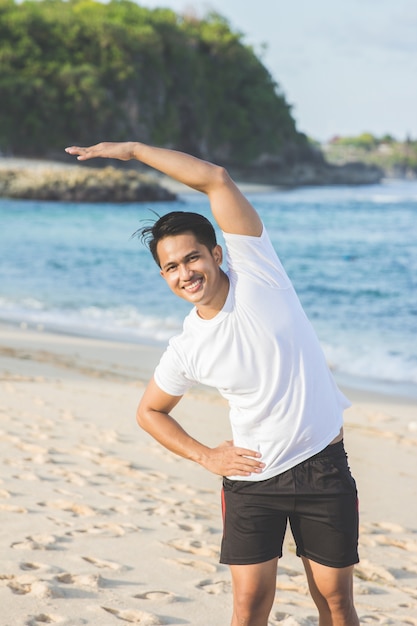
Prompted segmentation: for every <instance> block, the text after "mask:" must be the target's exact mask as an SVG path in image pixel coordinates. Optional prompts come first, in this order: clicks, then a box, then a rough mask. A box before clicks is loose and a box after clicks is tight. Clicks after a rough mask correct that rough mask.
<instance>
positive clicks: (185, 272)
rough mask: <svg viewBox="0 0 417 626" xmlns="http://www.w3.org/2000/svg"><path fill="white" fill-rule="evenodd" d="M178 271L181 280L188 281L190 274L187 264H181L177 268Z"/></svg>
mask: <svg viewBox="0 0 417 626" xmlns="http://www.w3.org/2000/svg"><path fill="white" fill-rule="evenodd" d="M179 271H180V278H181V280H188V279H189V278H190V276H191V273H192V272H191V269H190V268H189V267H188V264H187V263H181V265H180V266H179Z"/></svg>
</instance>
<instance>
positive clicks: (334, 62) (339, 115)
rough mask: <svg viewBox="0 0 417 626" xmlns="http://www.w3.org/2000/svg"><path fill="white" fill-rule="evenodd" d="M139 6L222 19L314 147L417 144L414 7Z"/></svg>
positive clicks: (185, 2) (303, 1)
mask: <svg viewBox="0 0 417 626" xmlns="http://www.w3.org/2000/svg"><path fill="white" fill-rule="evenodd" d="M137 2H138V4H140V5H141V6H144V7H149V8H155V7H162V6H163V7H168V8H171V9H173V10H174V11H176V12H177V13H184V12H193V13H194V14H196V15H197V16H198V17H202V16H204V15H205V13H206V12H207V11H208V10H215V11H217V12H218V13H220V14H221V15H223V16H224V17H225V18H226V19H227V20H228V21H229V23H230V26H231V28H232V30H233V31H239V32H241V33H242V34H243V35H244V38H243V41H244V43H245V44H248V45H251V46H253V48H254V50H255V52H256V54H257V56H258V57H259V58H261V60H262V62H263V63H264V65H265V66H266V67H267V68H268V70H269V71H270V73H271V74H272V76H273V78H274V80H275V81H276V82H277V83H278V85H279V86H280V88H281V90H282V92H283V93H284V95H285V97H286V100H287V102H288V103H289V104H290V105H291V106H292V114H293V117H294V119H295V120H296V123H297V128H298V130H299V131H301V132H304V133H306V134H307V135H308V136H309V137H311V138H312V139H316V140H318V141H322V142H323V141H327V140H329V139H331V138H332V137H334V136H336V135H342V136H355V135H359V134H361V133H362V132H370V133H372V134H373V135H376V136H378V137H381V136H383V135H385V134H387V133H388V134H391V135H393V136H394V137H396V138H397V139H400V140H404V139H405V138H406V137H412V138H413V139H417V0H137ZM264 44H266V47H265V46H264Z"/></svg>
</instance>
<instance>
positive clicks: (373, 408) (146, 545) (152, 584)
mask: <svg viewBox="0 0 417 626" xmlns="http://www.w3.org/2000/svg"><path fill="white" fill-rule="evenodd" d="M159 354H160V350H158V349H156V348H154V347H143V346H138V345H129V344H119V343H112V342H106V341H99V340H93V339H87V338H79V337H69V336H65V335H53V334H49V333H46V332H43V331H41V330H36V329H28V328H17V327H16V328H14V327H7V326H3V327H0V376H1V380H0V388H1V402H0V421H1V422H0V445H1V472H0V510H1V519H2V524H1V530H0V535H1V541H0V546H1V554H2V559H1V566H0V583H1V584H0V604H1V607H2V608H1V612H0V624H1V625H2V626H23V625H25V626H40V625H41V624H63V625H68V626H78V625H81V624H94V626H102V625H103V626H104V625H105V626H112V625H114V626H117V624H122V623H132V624H142V625H151V624H192V625H193V626H203V625H204V626H207V625H212V626H223V625H227V624H228V623H229V621H230V610H231V598H232V597H231V587H230V579H229V573H228V569H227V567H226V566H223V565H219V563H218V552H219V545H220V539H221V529H222V526H221V515H220V498H219V490H220V481H221V479H220V477H217V476H214V475H211V474H209V473H207V472H205V471H204V470H203V469H201V468H200V467H199V466H196V465H193V464H191V463H190V462H187V461H185V460H183V459H179V458H177V457H175V456H173V455H172V454H171V453H169V452H168V451H165V450H164V449H163V448H161V447H160V446H159V445H158V444H156V443H155V442H153V440H151V439H150V438H149V437H148V436H147V435H146V434H145V433H144V432H142V431H141V430H140V429H139V428H138V427H137V425H136V423H135V410H136V405H137V401H138V399H139V397H140V394H141V393H142V391H143V386H144V382H145V381H146V380H147V378H148V376H149V374H150V372H151V371H152V369H153V366H154V365H155V363H156V362H157V360H158V358H159ZM345 391H346V390H345ZM347 393H348V395H349V397H350V398H351V400H352V401H353V407H352V408H350V409H349V410H348V411H347V412H346V431H345V441H346V447H347V450H348V452H349V458H350V464H351V467H352V470H353V472H354V474H355V477H356V480H357V483H358V488H359V493H360V511H361V539H360V554H361V562H360V564H359V565H358V566H357V568H356V575H355V594H356V605H357V610H358V613H359V616H360V621H361V624H373V625H380V624H381V625H382V624H393V625H397V626H401V625H405V624H409V625H410V624H411V625H417V521H416V520H417V515H416V514H417V493H416V491H417V490H416V470H417V408H416V404H415V403H413V402H412V401H411V400H410V401H408V400H406V399H403V398H389V397H385V396H378V395H375V394H371V393H368V392H364V391H361V392H358V391H354V392H352V391H349V390H347ZM175 415H176V417H177V419H178V420H179V421H180V422H181V423H182V424H183V425H184V427H185V428H186V429H188V430H189V431H190V432H191V433H192V434H193V435H195V436H196V437H199V438H201V439H202V440H203V441H205V442H207V443H208V444H212V445H215V444H217V443H219V442H220V441H222V440H223V439H226V438H228V437H229V428H228V420H227V406H226V405H225V403H224V401H223V400H222V399H220V398H219V397H218V396H217V395H216V394H215V393H214V392H207V391H206V390H204V389H197V390H195V391H193V392H192V393H190V394H189V395H188V396H187V397H186V398H185V399H184V400H183V402H181V403H180V405H179V407H178V408H177V409H176V413H175ZM317 623H318V621H317V617H316V611H315V608H314V606H313V603H312V600H311V599H310V597H309V594H308V591H307V585H306V581H305V577H304V574H303V569H302V565H301V562H300V560H299V559H298V558H297V557H296V556H295V554H294V545H293V543H292V540H291V537H290V536H289V534H287V538H286V545H285V552H284V557H283V559H282V560H281V561H280V567H279V574H278V577H277V593H276V599H275V603H274V607H273V610H272V613H271V619H270V624H271V625H276V624H282V625H284V626H293V625H300V626H308V625H310V624H311V625H313V624H317Z"/></svg>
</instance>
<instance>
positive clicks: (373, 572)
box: [355, 559, 395, 583]
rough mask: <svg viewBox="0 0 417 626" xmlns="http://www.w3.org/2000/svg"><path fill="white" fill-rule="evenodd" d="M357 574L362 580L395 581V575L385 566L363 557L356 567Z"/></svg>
mask: <svg viewBox="0 0 417 626" xmlns="http://www.w3.org/2000/svg"><path fill="white" fill-rule="evenodd" d="M355 576H357V577H358V578H360V579H361V580H368V581H374V582H375V581H378V582H389V583H392V582H395V578H394V576H393V575H392V574H391V573H390V572H389V571H388V570H387V569H385V567H382V566H380V565H375V564H374V563H371V562H370V561H368V560H367V559H362V560H361V562H360V563H359V564H358V565H356V567H355Z"/></svg>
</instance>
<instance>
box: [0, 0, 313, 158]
mask: <svg viewBox="0 0 417 626" xmlns="http://www.w3.org/2000/svg"><path fill="white" fill-rule="evenodd" d="M0 68H1V70H0V150H2V151H3V152H11V153H14V154H22V155H51V154H53V152H54V151H59V152H60V151H61V150H62V147H63V146H64V145H66V144H68V143H81V144H88V143H92V142H97V141H99V140H101V139H103V138H106V139H111V140H115V141H117V140H124V139H127V138H132V137H135V138H137V139H142V140H143V141H149V142H152V143H157V144H159V145H170V146H173V147H176V148H179V149H184V150H188V151H191V152H193V153H194V154H196V155H199V156H203V157H207V158H212V159H217V160H219V161H222V162H226V163H227V162H230V163H234V164H237V165H239V164H249V163H252V162H254V161H256V160H257V159H259V157H261V156H262V155H265V154H268V155H270V156H274V155H279V154H280V153H281V152H282V150H283V149H285V147H286V146H288V145H291V146H292V149H294V146H296V147H298V148H299V149H300V150H302V151H304V152H305V151H307V152H308V144H307V140H306V138H305V137H304V135H301V134H299V133H297V131H296V128H295V123H294V120H293V118H292V116H291V111H290V107H289V105H288V104H287V102H286V100H285V98H284V96H283V94H282V93H281V92H280V91H279V88H278V86H277V85H276V84H275V83H274V81H273V79H272V77H271V75H270V74H269V73H268V71H267V70H266V68H265V67H264V66H263V65H262V63H261V62H260V60H259V59H258V58H257V56H256V54H255V53H254V51H253V50H252V48H251V47H249V46H247V45H245V44H244V43H243V36H242V35H241V34H240V33H236V32H233V31H232V30H231V28H230V26H229V24H228V22H227V21H226V20H225V19H224V18H222V17H221V16H220V15H218V14H216V13H210V14H208V15H207V16H206V17H205V18H204V19H201V20H199V19H195V18H193V17H187V16H179V15H176V14H175V13H173V12H172V11H170V10H166V9H155V10H149V9H145V8H143V7H140V6H138V5H137V4H135V3H133V2H130V1H129V0H111V1H110V2H109V3H108V4H101V3H99V2H96V1H94V0H68V1H67V2H64V1H62V0H42V1H39V2H37V1H34V0H26V1H25V2H23V3H19V4H18V3H17V2H15V1H14V0H0Z"/></svg>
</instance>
